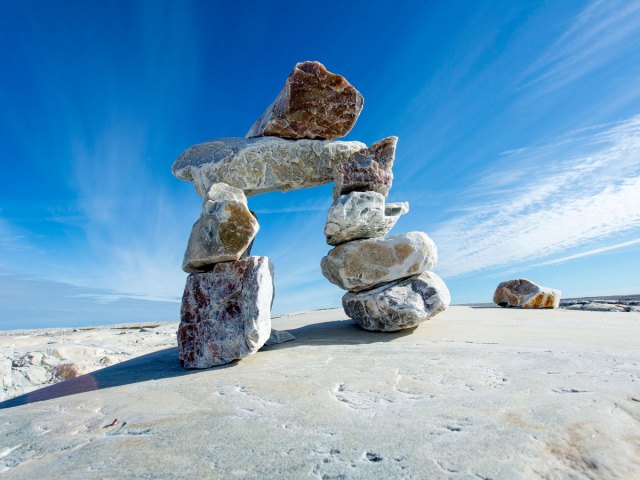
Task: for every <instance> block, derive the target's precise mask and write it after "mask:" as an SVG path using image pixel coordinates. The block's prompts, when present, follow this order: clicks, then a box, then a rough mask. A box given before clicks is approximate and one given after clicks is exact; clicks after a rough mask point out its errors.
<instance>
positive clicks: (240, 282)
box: [178, 257, 273, 368]
mask: <svg viewBox="0 0 640 480" xmlns="http://www.w3.org/2000/svg"><path fill="white" fill-rule="evenodd" d="M272 299H273V266H272V264H271V262H270V261H269V259H268V258H267V257H248V258H243V259H241V260H237V261H235V262H225V263H218V264H216V265H214V267H213V270H211V271H210V272H205V273H193V274H191V275H189V277H188V278H187V284H186V286H185V290H184V295H183V297H182V308H181V310H180V326H179V327H178V347H179V352H180V363H181V365H182V366H184V367H185V368H207V367H213V366H216V365H222V364H224V363H228V362H231V361H233V360H236V359H239V358H243V357H246V356H247V355H251V354H252V353H255V352H256V351H258V349H259V348H260V347H262V346H263V345H264V344H265V342H266V341H267V339H268V338H269V336H270V334H271V302H272Z"/></svg>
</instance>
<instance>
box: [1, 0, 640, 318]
mask: <svg viewBox="0 0 640 480" xmlns="http://www.w3.org/2000/svg"><path fill="white" fill-rule="evenodd" d="M0 42H1V44H2V45H3V47H2V49H0V68H2V76H1V77H0V147H1V150H0V155H1V162H2V172H3V173H2V175H0V329H7V328H20V327H25V328H27V327H42V326H77V325H86V324H99V323H102V324H104V323H118V322H132V321H166V320H177V319H178V312H179V299H180V296H181V293H182V289H183V286H184V279H185V274H184V273H183V272H182V271H181V269H180V264H181V260H182V255H183V253H184V248H185V246H186V242H187V239H188V235H189V232H190V229H191V225H192V224H193V222H194V221H195V220H196V218H197V216H198V214H199V210H200V199H199V197H198V196H197V195H196V194H195V191H194V189H193V187H192V186H191V184H189V183H188V182H184V181H181V180H178V179H176V178H174V177H173V176H172V175H171V172H170V169H171V165H172V163H173V161H174V159H175V158H176V157H177V156H178V155H179V154H180V153H181V152H182V151H183V150H185V149H186V148H188V147H189V146H191V145H193V144H195V143H200V142H203V141H206V140H212V139H215V138H218V137H226V136H242V135H244V134H245V133H246V131H247V130H248V128H249V127H250V126H251V124H252V123H253V122H254V121H255V119H256V118H257V117H258V116H259V115H260V114H261V113H262V111H263V110H264V109H265V108H266V106H267V105H268V104H269V103H270V102H271V101H272V100H273V98H274V97H275V95H276V94H277V93H278V91H279V90H280V88H281V87H282V84H283V82H284V80H285V78H286V76H287V75H288V73H289V72H290V70H291V69H292V67H293V65H294V64H295V63H296V62H298V61H302V60H319V61H321V62H323V63H324V64H325V65H326V66H327V68H328V69H329V70H330V71H333V72H336V73H340V74H343V75H345V76H346V77H347V79H349V81H350V82H351V83H352V84H353V85H354V86H356V88H358V89H359V90H360V92H361V93H362V94H363V95H364V97H365V106H364V109H363V112H362V114H361V116H360V119H359V121H358V123H357V125H356V126H355V128H354V129H353V131H352V132H351V133H350V134H349V136H348V137H347V139H351V140H361V141H364V142H366V143H371V142H374V141H376V140H378V139H380V138H383V137H386V136H388V135H397V136H398V137H399V142H398V150H397V155H396V163H395V167H394V172H395V176H396V177H395V181H394V185H393V188H392V190H391V193H390V198H389V200H390V201H408V202H409V203H410V207H411V210H410V212H409V214H408V215H407V216H405V217H403V218H402V219H401V220H400V221H399V222H398V224H397V225H396V227H395V229H394V231H393V232H394V233H401V232H405V231H411V230H422V231H426V232H427V233H428V234H429V235H431V236H432V237H433V238H434V240H435V241H436V243H437V244H438V247H439V251H440V262H439V264H438V266H437V268H436V271H437V272H438V273H439V274H440V275H441V276H443V278H444V279H445V280H446V282H447V284H448V285H449V287H450V289H451V292H452V296H453V300H454V303H466V302H482V301H490V299H491V295H492V293H493V290H494V288H495V286H496V284H497V283H498V282H499V281H501V280H505V279H508V278H513V277H516V276H526V277H529V278H531V279H532V280H535V281H537V282H539V283H542V284H546V285H549V286H552V287H555V288H559V289H561V290H562V291H563V293H564V295H565V296H577V295H591V294H597V295H604V294H623V293H640V276H639V275H638V271H640V3H638V2H637V1H633V0H631V1H615V0H611V1H609V0H608V1H596V2H551V1H549V2H508V1H504V2H502V1H485V2H482V1H473V2H471V1H469V2H424V1H419V2H410V1H407V2H397V1H396V2H385V1H378V2H370V1H362V2H327V1H323V2H289V3H286V2H271V1H254V2H222V1H217V2H216V1H207V2H204V1H202V2H187V1H180V2H178V1H174V2H162V1H160V0H154V1H149V2H136V1H121V2H119V1H102V2H97V1H65V2H47V1H40V2H34V1H29V0H19V1H17V0H16V1H13V0H12V1H8V0H0ZM330 192H331V186H325V187H318V188H314V189H307V190H299V191H296V192H289V193H286V194H282V193H271V194H266V195H261V196H257V197H252V198H251V199H250V201H249V203H250V207H251V208H252V209H254V210H256V211H257V212H258V214H259V217H260V226H261V229H260V232H259V234H258V237H257V239H256V243H255V246H254V254H256V255H268V256H269V257H271V258H272V260H273V262H274V264H275V269H276V301H275V304H274V314H279V313H284V312H291V311H299V310H304V309H310V308H320V307H329V306H338V305H339V304H340V298H341V295H342V293H343V292H342V291H341V290H340V289H338V288H337V287H335V286H333V285H331V284H330V283H329V282H328V281H326V280H325V279H324V278H323V277H322V275H321V273H320V268H319V263H320V259H321V257H322V256H323V255H324V254H325V253H326V252H327V251H328V249H329V247H328V245H326V244H325V241H324V236H323V234H322V230H323V226H324V220H325V216H326V211H327V209H328V207H329V205H330V204H331V193H330Z"/></svg>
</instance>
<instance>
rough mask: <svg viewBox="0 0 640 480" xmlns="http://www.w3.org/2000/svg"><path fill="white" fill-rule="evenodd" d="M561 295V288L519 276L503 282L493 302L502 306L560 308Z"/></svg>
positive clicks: (497, 289) (494, 295)
mask: <svg viewBox="0 0 640 480" xmlns="http://www.w3.org/2000/svg"><path fill="white" fill-rule="evenodd" d="M560 295H561V292H560V290H554V289H552V288H547V287H542V286H540V285H537V284H535V283H533V282H532V281H530V280H527V279H524V278H518V279H515V280H508V281H506V282H501V283H500V284H499V285H498V287H497V288H496V291H495V293H494V294H493V302H494V303H495V304H497V305H500V306H501V307H521V308H558V306H559V305H560Z"/></svg>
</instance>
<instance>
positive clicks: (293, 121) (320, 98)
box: [246, 62, 364, 139]
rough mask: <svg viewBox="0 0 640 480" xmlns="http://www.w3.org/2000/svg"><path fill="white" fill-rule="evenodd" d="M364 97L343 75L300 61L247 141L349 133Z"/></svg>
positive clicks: (316, 64)
mask: <svg viewBox="0 0 640 480" xmlns="http://www.w3.org/2000/svg"><path fill="white" fill-rule="evenodd" d="M363 105H364V98H363V97H362V95H361V94H360V92H358V91H357V90H356V89H355V88H354V87H353V86H352V85H351V84H350V83H349V82H348V81H347V80H346V79H345V78H344V77H343V76H341V75H336V74H334V73H331V72H329V71H328V70H327V69H326V68H325V67H324V65H322V64H321V63H320V62H300V63H298V64H296V66H295V67H294V69H293V71H292V72H291V74H290V75H289V78H287V81H286V82H285V84H284V87H283V88H282V90H281V91H280V93H279V94H278V96H277V97H276V99H275V100H274V101H273V103H272V104H271V105H269V107H268V108H267V110H266V111H265V112H264V113H263V114H262V116H261V117H260V118H259V119H258V120H256V122H255V123H254V124H253V126H252V127H251V128H250V129H249V132H248V133H247V135H246V136H247V138H251V137H262V136H274V137H282V138H293V139H301V138H310V139H331V138H340V137H344V136H345V135H346V134H347V133H349V132H350V131H351V129H352V128H353V126H354V125H355V123H356V120H357V119H358V116H359V115H360V112H361V111H362V106H363Z"/></svg>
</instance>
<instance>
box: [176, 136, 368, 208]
mask: <svg viewBox="0 0 640 480" xmlns="http://www.w3.org/2000/svg"><path fill="white" fill-rule="evenodd" d="M366 149H367V146H366V145H365V144H364V143H362V142H342V141H329V140H297V141H296V140H285V139H282V138H277V137H259V138H220V139H218V140H213V141H211V142H206V143H201V144H198V145H194V146H193V147H190V148H188V149H187V150H185V151H184V152H183V153H182V154H181V155H180V156H179V157H178V159H177V160H176V161H175V162H174V164H173V167H172V172H173V174H174V175H175V176H176V177H178V178H180V179H182V180H188V181H190V182H192V183H193V185H194V187H195V189H196V192H198V195H200V196H201V197H203V198H204V196H205V195H206V193H207V192H208V191H209V188H211V185H213V184H214V183H220V182H222V183H226V184H228V185H231V186H232V187H236V188H239V189H240V190H242V191H243V192H244V193H245V195H246V196H247V197H250V196H252V195H256V194H258V193H265V192H272V191H274V190H279V191H288V190H296V189H299V188H308V187H315V186H318V185H325V184H327V183H331V182H333V179H334V168H335V167H336V165H338V164H341V163H344V162H346V161H347V160H349V159H350V158H351V156H352V155H353V154H354V153H356V152H360V151H363V150H365V151H366Z"/></svg>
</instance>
